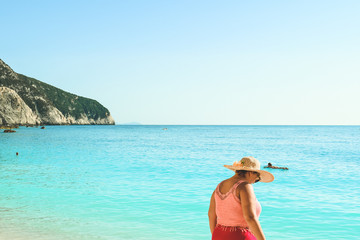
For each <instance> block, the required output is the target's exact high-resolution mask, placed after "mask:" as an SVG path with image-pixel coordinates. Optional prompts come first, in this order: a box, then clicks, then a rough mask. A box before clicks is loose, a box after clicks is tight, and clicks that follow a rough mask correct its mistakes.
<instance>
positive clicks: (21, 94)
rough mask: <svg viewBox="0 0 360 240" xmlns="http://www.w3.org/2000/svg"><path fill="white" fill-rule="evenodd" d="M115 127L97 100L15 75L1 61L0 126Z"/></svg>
mask: <svg viewBox="0 0 360 240" xmlns="http://www.w3.org/2000/svg"><path fill="white" fill-rule="evenodd" d="M27 124H30V125H33V124H47V125H62V124H115V122H114V119H113V118H112V117H111V115H110V112H109V110H108V109H106V108H105V107H104V106H102V105H101V104H100V103H98V102H97V101H95V100H92V99H89V98H84V97H80V96H77V95H75V94H71V93H68V92H65V91H63V90H61V89H59V88H56V87H53V86H51V85H49V84H46V83H43V82H41V81H38V80H36V79H34V78H29V77H27V76H24V75H21V74H17V73H15V72H14V71H13V70H12V69H11V68H10V67H9V66H8V65H7V64H5V63H4V62H3V61H2V60H1V59H0V125H27Z"/></svg>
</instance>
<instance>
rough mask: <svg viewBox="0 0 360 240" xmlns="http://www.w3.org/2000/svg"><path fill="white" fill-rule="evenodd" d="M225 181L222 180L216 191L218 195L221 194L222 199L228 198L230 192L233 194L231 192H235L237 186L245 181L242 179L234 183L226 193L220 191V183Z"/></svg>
mask: <svg viewBox="0 0 360 240" xmlns="http://www.w3.org/2000/svg"><path fill="white" fill-rule="evenodd" d="M224 181H225V180H224ZM224 181H222V182H220V183H219V184H218V185H217V186H216V189H215V192H216V193H217V194H218V196H219V197H220V198H221V199H225V198H226V197H227V196H228V195H229V194H231V193H233V194H234V193H235V191H236V188H237V187H238V186H239V185H240V184H241V183H242V182H244V180H240V181H238V182H236V183H234V185H232V187H231V188H230V189H229V191H228V192H226V193H221V192H220V185H221V183H223V182H224Z"/></svg>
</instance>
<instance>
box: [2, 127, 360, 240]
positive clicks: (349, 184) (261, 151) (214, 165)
mask: <svg viewBox="0 0 360 240" xmlns="http://www.w3.org/2000/svg"><path fill="white" fill-rule="evenodd" d="M164 127H167V128H168V130H163V128H164ZM0 149H1V150H0V179H1V182H0V192H1V194H0V239H36V240H43V239H47V240H48V239H81V240H82V239H84V240H85V239H89V240H91V239H174V240H176V239H194V240H195V239H196V240H201V239H210V238H211V236H210V230H209V227H208V219H207V210H208V206H209V199H210V196H211V194H212V192H213V190H214V189H215V187H216V185H217V184H218V183H219V182H220V181H222V180H223V179H225V178H228V177H230V176H231V174H232V172H231V171H230V170H228V169H226V168H224V167H222V165H223V164H232V163H233V161H235V160H239V159H240V158H241V157H242V156H247V155H252V156H254V157H256V158H258V159H259V160H260V161H261V163H262V165H266V163H267V162H272V163H273V164H275V165H280V166H287V167H289V169H290V170H289V171H284V170H275V169H272V170H271V172H272V173H273V174H274V175H275V181H274V182H272V183H257V184H255V185H254V189H255V193H256V196H257V198H258V200H259V201H260V203H261V204H262V209H263V210H262V213H261V216H260V222H261V225H262V227H263V230H264V232H265V234H266V236H267V239H270V240H271V239H276V240H278V239H358V238H359V236H360V181H359V170H360V126H47V127H46V129H45V130H41V129H40V128H20V129H18V130H17V132H16V133H13V134H6V133H0ZM16 152H19V156H16V154H15V153H16Z"/></svg>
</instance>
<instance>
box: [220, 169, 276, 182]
mask: <svg viewBox="0 0 360 240" xmlns="http://www.w3.org/2000/svg"><path fill="white" fill-rule="evenodd" d="M224 167H226V168H227V169H230V170H232V171H234V172H235V171H236V170H244V171H251V172H258V173H260V182H272V181H274V179H275V177H274V175H272V173H270V172H268V171H265V170H257V169H253V168H248V167H242V166H233V165H224Z"/></svg>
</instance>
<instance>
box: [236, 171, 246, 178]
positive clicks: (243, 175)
mask: <svg viewBox="0 0 360 240" xmlns="http://www.w3.org/2000/svg"><path fill="white" fill-rule="evenodd" d="M235 172H236V174H237V175H238V176H240V177H245V174H246V173H247V172H248V171H246V170H236V171H235Z"/></svg>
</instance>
